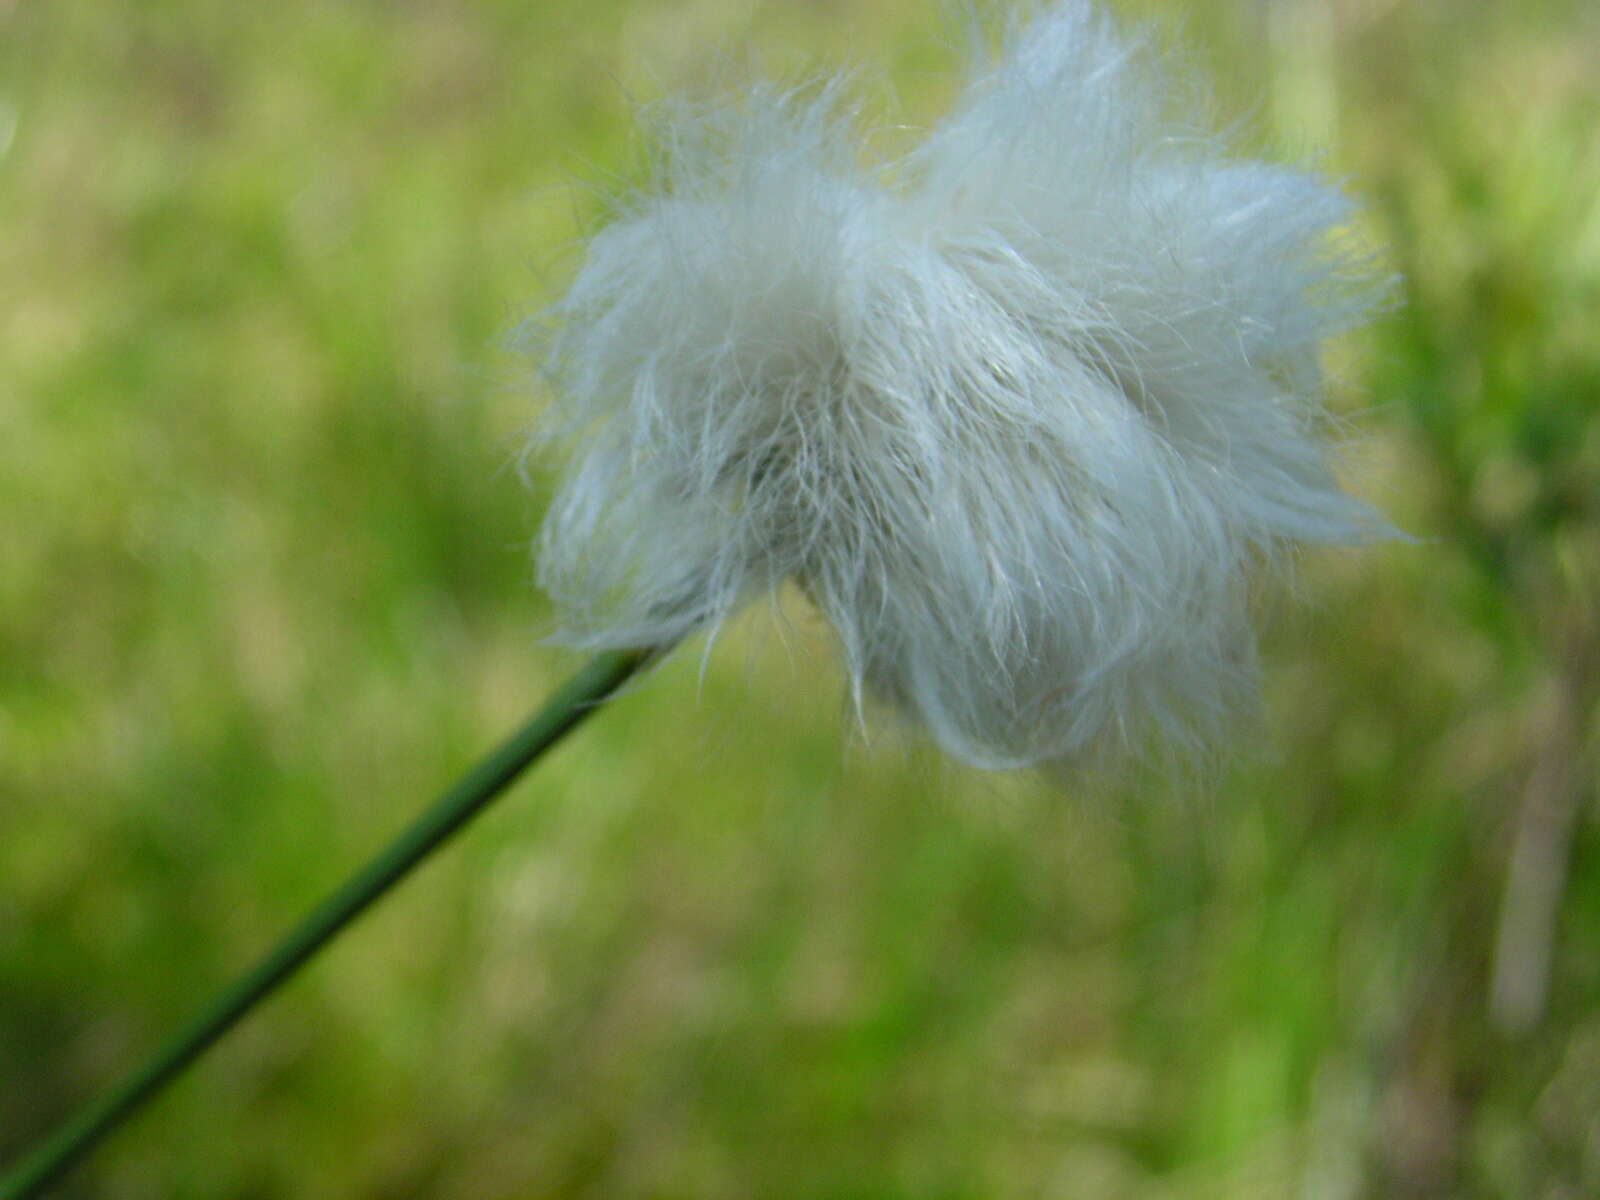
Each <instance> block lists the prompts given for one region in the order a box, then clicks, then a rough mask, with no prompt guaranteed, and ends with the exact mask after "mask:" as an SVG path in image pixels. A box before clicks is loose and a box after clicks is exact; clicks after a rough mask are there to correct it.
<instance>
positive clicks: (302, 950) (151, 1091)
mask: <svg viewBox="0 0 1600 1200" xmlns="http://www.w3.org/2000/svg"><path fill="white" fill-rule="evenodd" d="M654 656H655V654H654V652H653V651H648V650H625V651H612V652H608V653H604V654H600V655H598V656H596V657H595V659H594V660H593V661H592V662H590V663H589V665H588V666H586V667H585V668H584V669H583V670H582V671H580V672H579V673H578V674H577V675H575V676H574V677H573V678H572V679H571V680H570V681H569V682H568V683H567V685H566V686H565V687H563V688H562V689H561V691H559V692H557V693H556V694H555V696H553V697H551V699H550V702H549V703H548V704H546V705H545V706H544V708H543V709H542V710H540V712H539V713H538V714H537V715H536V716H534V717H533V718H532V719H531V720H530V721H529V722H528V723H527V724H526V725H524V726H523V727H522V728H521V729H520V730H518V731H517V732H516V733H515V734H513V735H512V736H511V737H510V738H509V739H508V740H507V741H506V742H505V743H504V744H503V745H502V746H500V748H499V749H497V750H495V751H494V752H493V753H492V754H491V755H489V757H488V758H486V759H484V760H483V761H482V762H481V763H479V764H478V765H477V766H476V767H474V768H473V769H472V771H471V772H469V773H468V774H467V775H466V777H465V778H463V779H462V780H461V781H460V782H459V783H457V784H456V786H455V787H453V788H451V789H450V790H449V791H448V792H446V793H445V794H444V795H443V796H441V797H440V798H439V799H438V800H437V801H436V802H435V803H434V804H433V805H432V806H431V807H430V808H428V809H427V810H426V811H425V812H423V813H422V815H421V816H419V817H418V818H417V819H416V820H415V821H414V822H412V824H411V826H410V827H409V828H407V829H406V830H405V832H403V833H402V834H401V835H400V836H399V837H397V838H396V839H395V840H394V841H393V842H391V843H390V844H389V845H388V846H387V847H386V848H385V849H384V850H383V851H382V852H381V853H379V854H378V855H377V857H375V858H374V859H373V860H372V861H371V862H370V863H368V864H367V865H366V866H365V867H363V868H362V869H361V870H360V871H359V872H357V873H356V874H355V875H353V876H352V877H351V878H350V879H348V880H347V881H346V882H345V883H344V885H343V886H341V887H340V888H339V890H338V891H336V892H334V893H333V894H332V895H331V896H329V897H328V898H327V899H326V900H324V901H323V902H322V903H321V904H319V905H318V906H317V907H316V908H315V909H313V910H312V912H311V913H310V914H309V915H307V917H306V918H305V919H304V920H303V921H301V923H300V924H299V925H298V926H296V927H295V928H294V929H293V930H292V931H290V933H289V934H288V936H287V937H285V938H284V939H283V940H282V941H281V942H279V943H278V945H277V946H276V947H275V948H274V949H273V950H272V951H271V952H270V953H269V954H267V956H266V957H265V958H263V959H262V960H261V961H260V962H259V963H257V964H256V966H255V967H254V968H253V969H252V970H251V971H249V972H248V973H247V974H245V975H243V976H241V977H240V978H239V979H238V980H237V981H236V982H235V983H234V984H233V985H232V986H231V987H229V988H228V989H227V991H225V992H223V993H222V994H221V995H220V996H218V997H217V998H216V1000H215V1001H213V1003H212V1005H211V1007H210V1008H209V1009H207V1010H206V1011H205V1012H204V1013H202V1014H201V1015H200V1016H199V1017H198V1018H196V1019H195V1020H194V1021H193V1022H192V1023H191V1024H190V1025H189V1026H188V1027H187V1028H185V1029H182V1030H180V1031H179V1032H178V1033H177V1034H176V1035H174V1036H173V1038H172V1039H171V1040H170V1041H168V1042H167V1044H166V1045H164V1046H162V1047H161V1048H160V1049H159V1050H158V1051H156V1053H155V1054H154V1055H152V1056H151V1058H150V1059H149V1060H148V1061H147V1062H146V1063H145V1064H144V1066H142V1067H141V1068H139V1070H137V1071H135V1072H134V1073H133V1074H132V1075H130V1076H128V1077H127V1078H126V1079H125V1080H123V1082H122V1083H121V1084H120V1085H119V1086H117V1087H116V1088H114V1089H112V1090H111V1091H110V1092H108V1093H107V1094H106V1095H105V1096H103V1097H102V1098H101V1099H100V1100H98V1101H97V1102H95V1103H94V1104H91V1105H90V1106H89V1107H87V1108H85V1109H84V1110H83V1111H82V1112H80V1113H78V1115H77V1116H75V1117H74V1118H72V1119H71V1120H70V1121H68V1122H67V1123H66V1124H64V1125H63V1126H61V1128H60V1129H58V1130H57V1131H56V1132H55V1134H54V1135H52V1136H51V1137H50V1139H49V1140H48V1141H46V1142H45V1143H43V1144H42V1145H41V1146H40V1147H39V1148H38V1149H37V1150H35V1151H34V1152H33V1154H32V1155H30V1156H29V1157H28V1158H27V1159H26V1160H24V1161H23V1162H22V1163H21V1164H20V1165H19V1166H18V1167H16V1168H15V1169H14V1170H12V1171H11V1172H9V1173H8V1174H6V1175H4V1176H0V1200H32V1198H33V1197H35V1196H38V1195H40V1194H41V1193H42V1192H43V1191H44V1189H45V1188H47V1187H49V1186H50V1184H52V1183H53V1182H55V1181H56V1180H57V1179H59V1178H60V1177H61V1175H62V1174H63V1173H64V1172H65V1171H66V1170H67V1169H68V1168H69V1167H71V1166H72V1164H73V1163H75V1162H77V1161H78V1159H80V1158H82V1157H83V1156H84V1155H85V1154H87V1153H88V1152H89V1151H90V1150H91V1149H92V1148H93V1147H94V1146H95V1145H96V1143H98V1142H99V1141H100V1139H101V1138H103V1137H105V1136H106V1135H107V1134H108V1133H110V1132H111V1131H112V1130H113V1129H115V1128H116V1127H117V1126H118V1125H121V1124H122V1123H123V1122H124V1121H126V1120H127V1119H128V1118H129V1117H130V1116H131V1115H132V1114H133V1113H134V1112H135V1111H137V1110H138V1109H139V1108H140V1107H141V1106H142V1105H143V1104H144V1103H145V1102H146V1101H147V1100H150V1099H151V1098H152V1097H154V1096H155V1095H156V1094H157V1093H158V1092H160V1090H161V1089H162V1088H163V1087H164V1086H166V1084H168V1083H170V1082H171V1081H172V1080H173V1079H174V1078H175V1077H176V1076H177V1075H178V1074H179V1073H181V1072H182V1071H183V1069H184V1068H185V1067H187V1066H188V1065H189V1064H190V1063H192V1062H193V1061H194V1060H195V1059H196V1058H198V1057H199V1056H200V1055H201V1054H202V1053H203V1052H204V1051H205V1050H206V1048H207V1047H208V1046H210V1045H211V1044H212V1043H213V1042H215V1041H216V1040H217V1039H218V1038H220V1037H221V1036H222V1035H223V1034H224V1033H226V1032H227V1031H228V1030H229V1029H231V1028H232V1027H233V1026H234V1025H235V1024H236V1023H237V1022H238V1021H239V1020H240V1018H242V1017H243V1016H244V1015H245V1014H246V1013H248V1012H249V1011H250V1010H251V1009H252V1008H254V1007H255V1006H256V1005H257V1004H259V1003H260V1002H261V1001H262V1000H264V999H265V998H266V997H267V996H269V995H271V994H272V992H273V991H274V990H275V989H276V988H277V987H278V985H279V984H281V983H282V982H283V981H284V980H286V979H287V978H288V977H289V976H290V975H292V974H293V973H294V972H295V970H296V969H298V968H299V967H300V966H301V965H302V964H304V963H305V962H306V960H308V959H309V958H311V957H312V956H313V955H315V954H316V953H317V951H319V950H320V949H322V947H323V946H324V945H326V944H327V943H328V942H329V941H330V940H331V939H332V938H333V937H334V936H335V935H337V934H338V933H339V931H340V930H342V929H343V928H344V927H345V926H346V925H348V924H349V923H350V922H351V921H353V920H354V919H355V918H356V917H358V916H360V915H361V913H362V912H364V911H365V910H366V909H367V907H368V906H369V905H371V904H372V903H373V902H374V901H376V900H377V899H378V898H379V897H380V896H382V895H383V894H384V893H385V892H387V891H388V890H389V889H390V888H391V887H393V886H394V885H395V884H396V883H398V882H399V881H400V880H401V879H403V878H404V877H405V876H406V875H407V874H408V873H409V872H410V871H411V869H412V868H413V867H415V866H416V865H417V864H418V863H420V862H422V860H423V859H425V858H427V857H428V855H429V854H431V853H432V852H433V851H434V850H435V849H436V848H437V847H438V846H439V845H440V844H441V843H443V842H444V841H445V839H446V838H448V837H449V836H450V835H451V834H452V833H454V832H455V831H456V830H458V829H460V828H461V827H462V826H463V825H465V824H466V823H467V822H468V821H469V820H471V819H472V818H473V817H474V816H476V815H477V814H478V813H479V812H481V811H482V810H483V809H484V807H486V806H487V805H488V803H489V802H490V801H491V800H493V799H494V798H495V797H496V796H497V795H499V794H500V792H502V791H503V790H504V789H505V788H506V786H507V785H508V784H510V783H511V781H512V780H514V779H515V778H516V777H517V775H518V774H520V773H521V771H522V769H523V768H524V767H526V766H527V765H528V764H529V763H531V762H533V761H534V760H535V759H537V758H538V757H539V756H540V755H541V754H543V753H544V752H545V751H546V750H548V749H549V748H550V747H551V746H553V745H554V744H555V743H556V742H557V741H559V740H560V739H561V737H562V735H563V734H565V733H567V731H568V730H570V729H572V728H573V727H574V726H576V725H578V724H579V722H581V721H582V720H583V719H584V718H585V717H586V716H588V715H589V714H590V713H591V712H593V711H594V710H595V708H596V707H597V706H599V704H600V703H601V702H602V701H604V700H605V699H606V698H607V697H608V696H610V695H611V694H612V693H613V692H615V691H616V690H617V688H619V687H621V686H622V684H623V683H624V682H626V681H627V680H628V678H629V677H630V676H632V675H633V674H634V673H635V672H637V671H638V670H639V669H640V668H641V667H643V666H644V665H645V664H646V663H648V662H650V661H651V660H652V659H653V658H654Z"/></svg>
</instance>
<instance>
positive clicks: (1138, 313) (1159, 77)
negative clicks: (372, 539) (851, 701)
mask: <svg viewBox="0 0 1600 1200" xmlns="http://www.w3.org/2000/svg"><path fill="white" fill-rule="evenodd" d="M1174 97H1175V93H1174V91H1173V88H1172V85H1170V84H1169V83H1168V82H1167V80H1166V78H1165V76H1164V74H1163V71H1162V70H1161V65H1160V64H1159V63H1158V62H1157V61H1155V59H1154V57H1153V56H1152V55H1151V54H1150V53H1149V52H1148V51H1147V50H1146V49H1145V48H1144V47H1143V46H1142V45H1141V44H1139V43H1138V42H1137V41H1133V40H1130V39H1128V38H1126V37H1124V36H1122V35H1121V34H1120V33H1119V32H1118V31H1117V30H1115V29H1114V28H1113V27H1112V26H1111V24H1110V23H1109V22H1108V21H1107V20H1106V19H1105V18H1103V17H1102V16H1101V15H1100V14H1098V13H1097V12H1096V11H1094V10H1093V9H1092V8H1091V7H1090V6H1089V5H1088V4H1087V3H1082V2H1075V0H1069V2H1067V3H1064V4H1061V5H1060V6H1058V7H1056V8H1054V9H1052V10H1050V11H1048V12H1046V13H1044V14H1042V15H1040V16H1039V17H1038V18H1037V19H1036V20H1035V21H1034V22H1033V23H1032V24H1031V25H1029V26H1028V27H1026V28H1025V29H1018V30H1014V31H1013V33H1012V35H1011V36H1010V38H1009V39H1008V40H1007V43H1006V48H1005V51H1004V53H1003V54H1002V55H1001V56H1000V57H999V58H998V60H997V61H995V62H993V63H990V64H986V65H985V66H983V68H982V69H980V70H979V71H978V72H977V73H976V75H975V77H974V79H973V80H972V82H971V83H970V85H969V87H968V88H967V91H966V93H965V95H964V96H963V97H962V98H961V100H960V101H959V102H958V104H957V105H956V107H955V110H954V112H953V113H952V114H951V115H950V116H949V117H948V118H947V119H946V120H945V121H944V123H943V124H942V125H940V126H939V127H938V128H937V129H935V130H934V132H933V133H932V134H931V136H930V137H929V138H928V139H927V141H926V142H925V144H924V145H923V147H922V148H921V149H920V150H919V151H918V152H916V153H915V154H913V155H912V156H911V157H910V158H909V159H908V160H906V161H905V162H902V163H899V164H896V170H895V176H896V180H897V183H896V184H894V185H892V186H891V185H890V184H888V183H886V182H884V179H883V176H882V174H881V173H875V172H873V171H870V170H864V169H863V168H861V167H860V166H859V165H858V154H857V151H856V148H855V146H854V144H853V142H852V139H851V137H850V130H849V128H848V125H847V122H846V121H845V120H844V119H842V118H841V117H839V116H838V114H839V112H840V111H841V105H840V103H839V96H838V89H837V88H828V89H824V90H823V92H822V93H821V94H820V95H818V96H812V97H811V98H809V99H806V98H801V97H798V96H796V95H795V94H785V93H782V92H779V91H777V90H774V89H771V88H760V89H757V90H756V91H755V92H754V93H753V94H752V95H750V96H749V97H748V98H747V99H746V100H745V101H743V102H742V103H740V104H739V105H737V106H736V107H732V108H727V109H722V110H719V111H716V112H713V113H709V114H708V113H698V114H688V115H680V116H679V117H678V118H677V119H676V120H675V121H673V122H671V123H669V124H668V126H667V127H666V129H665V131H664V133H663V135H662V145H663V150H662V157H661V159H660V162H659V168H658V176H657V179H656V181H655V185H654V186H653V187H652V188H651V189H650V190H648V191H647V192H646V193H644V194H643V195H641V196H638V197H635V198H634V199H633V200H632V201H631V204H630V206H629V207H628V208H627V210H626V211H625V212H624V213H623V214H622V215H621V216H620V217H619V218H618V219H617V220H616V221H614V223H612V224H611V225H609V226H608V227H607V228H605V229H604V230H602V231H601V232H600V233H599V234H598V235H597V236H596V237H595V238H594V239H593V240H592V242H591V243H590V245H589V247H588V253H587V258H586V260H585V262H584V264H583V266H582V268H581V269H580V271H579V273H578V276H577V279H576V281H575V282H574V283H573V285H572V287H571V290H570V291H569V292H568V294H567V295H566V297H565V298H564V299H563V300H561V301H560V302H559V303H558V304H557V305H556V306H555V307H554V308H553V309H552V310H551V311H550V312H549V313H548V314H547V315H546V318H545V319H544V320H543V321H541V322H540V323H539V324H538V327H537V329H538V331H541V332H542V335H543V338H542V345H541V351H542V354H543V357H544V359H545V361H546V363H547V365H548V369H549V372H550V374H551V377H552V379H553V382H554V385H555V392H556V395H557V400H556V401H555V405H554V407H553V409H552V411H551V413H550V414H549V426H548V429H547V431H546V433H545V434H544V435H543V436H544V437H545V438H547V439H556V440H564V441H569V442H570V443H571V448H572V451H573V453H572V456H571V459H570V467H569V470H568V474H567V476H566V478H565V481H564V484H563V486H562V487H561V489H560V491H559V494H558V495H557V496H556V498H555V501H554V503H553V505H552V507H551V509H550V512H549V514H548V517H547V519H546V523H545V526H544V530H543V535H542V540H541V552H540V563H541V581H542V583H543V584H544V586H545V587H546V588H547V589H548V590H549V592H550V593H551V595H552V596H553V598H554V599H555V601H556V603H557V605H558V608H559V610H560V612H561V613H562V614H563V618H564V640H566V641H569V642H571V643H574V644H579V645H585V646H593V647H602V646H635V645H651V644H658V643H667V642H671V641H673V640H675V639H678V638H681V637H683V636H685V635H687V634H690V633H692V632H694V631H696V630H698V629H701V628H705V627H708V626H714V625H715V624H716V623H717V622H719V621H721V620H723V619H724V618H726V617H728V616H729V615H730V614H732V613H734V612H735V611H736V610H737V609H739V608H740V607H741V606H742V605H744V604H745V603H746V602H748V601H749V600H750V599H751V598H752V597H754V596H756V595H758V594H761V593H764V592H770V591H771V590H773V589H776V588H777V587H779V586H780V585H781V584H782V583H783V582H784V581H786V580H795V581H797V582H798V583H799V584H800V585H801V587H802V588H803V589H804V590H805V591H806V593H807V594H808V595H809V596H810V597H811V599H812V601H813V602H814V603H815V604H816V605H817V607H818V608H819V609H820V610H821V611H822V612H823V613H824V614H825V615H826V616H827V618H828V619H829V620H830V622H831V623H832V625H833V627H834V629H835V630H836V631H837V633H838V637H839V640H840V643H841V645H842V649H843V653H844V657H845V660H846V663H847V665H848V668H849V671H850V673H851V677H852V679H853V680H854V681H855V683H856V686H857V693H858V696H859V695H860V694H862V693H870V694H874V695H877V696H880V697H883V698H885V699H887V700H889V701H890V702H892V703H894V704H895V705H897V706H899V707H900V708H902V709H903V710H905V711H906V712H908V713H909V714H911V715H913V716H914V717H915V718H917V719H919V720H920V721H921V722H922V723H923V724H924V725H925V726H926V727H927V728H928V729H929V730H930V731H931V733H932V735H933V736H934V738H935V739H936V740H937V741H938V742H939V743H940V744H941V745H942V746H943V747H944V748H945V749H946V750H948V751H949V752H950V753H952V754H953V755H955V756H956V757H958V758H960V759H962V760H964V761H967V762H970V763H974V764H977V765H980V766H985V767H1016V766H1023V765H1028V764H1033V763H1037V762H1040V761H1043V760H1067V761H1072V760H1076V759H1079V758H1082V757H1084V756H1086V755H1088V754H1091V753H1098V752H1101V751H1104V750H1105V749H1106V748H1107V747H1108V746H1109V747H1115V748H1125V749H1133V750H1138V749H1140V748H1142V747H1144V746H1146V745H1149V744H1151V740H1152V739H1155V738H1159V739H1160V740H1161V741H1162V742H1164V743H1166V744H1171V743H1173V742H1177V743H1179V744H1186V745H1192V746H1197V747H1200V746H1205V745H1207V744H1211V743H1215V742H1216V741H1217V740H1219V739H1220V738H1221V737H1222V736H1223V735H1224V734H1225V733H1226V731H1227V729H1228V727H1229V721H1230V718H1231V717H1232V716H1233V715H1234V714H1236V713H1237V712H1238V711H1239V709H1240V707H1241V706H1242V705H1244V704H1246V703H1248V700H1249V698H1250V697H1251V696H1252V695H1253V694H1254V690H1255V689H1254V683H1255V654H1254V638H1253V635H1252V632H1251V628H1250V622H1249V614H1248V605H1247V596H1246V592H1247V589H1248V585H1249V581H1250V579H1251V577H1252V576H1253V575H1254V574H1255V572H1256V571H1258V570H1259V569H1260V568H1261V567H1263V566H1268V565H1271V564H1272V563H1273V562H1274V561H1278V560H1281V559H1282V558H1283V556H1284V555H1285V553H1286V551H1288V550H1289V549H1290V548H1291V547H1292V546H1294V545H1295V544H1297V543H1304V542H1320V543H1347V542H1355V541H1360V540H1364V539H1366V538H1369V537H1371V536H1373V535H1374V534H1380V533H1382V532H1383V531H1384V530H1386V528H1387V527H1386V526H1385V524H1384V523H1383V521H1382V520H1381V518H1379V517H1378V516H1377V515H1376V514H1375V513H1373V512H1372V511H1371V510H1370V509H1369V508H1368V507H1367V506H1365V505H1364V504H1362V503H1360V502H1359V501H1357V500H1354V499H1352V498H1351V497H1349V496H1347V495H1345V494H1344V493H1343V492H1342V491H1341V490H1340V488H1339V486H1338V484H1337V483H1336V481H1335V479H1334V477H1333V474H1332V472H1331V471H1330V469H1329V466H1328V462H1327V452H1326V448H1325V445H1324V441H1323V438H1322V435H1321V431H1320V429H1319V423H1320V420H1321V381H1320V373H1319V370H1318V353H1319V347H1320V344H1321V342H1322V341H1323V339H1324V338H1325V337H1327V336H1328V335H1329V334H1331V333H1334V332H1336V331H1337V330H1339V329H1342V328H1344V327H1346V326H1348V325H1350V324H1351V323H1352V322H1354V321H1355V320H1357V319H1358V318H1360V317H1361V316H1363V315H1364V314H1365V313H1366V312H1367V311H1368V310H1369V308H1370V307H1371V305H1372V304H1373V303H1374V301H1375V299H1376V298H1377V294H1378V292H1379V290H1380V289H1379V288H1378V287H1376V286H1375V285H1372V284H1370V283H1369V282H1368V281H1367V278H1366V276H1365V273H1364V271H1363V270H1362V263H1361V262H1360V260H1359V259H1358V258H1356V257H1355V256H1353V255H1352V254H1350V253H1349V252H1348V251H1347V250H1346V249H1344V246H1345V243H1344V242H1343V241H1342V240H1341V239H1340V237H1339V231H1340V229H1341V227H1342V226H1343V224H1344V223H1345V222H1346V220H1347V217H1348V205H1347V202H1346V201H1345V199H1344V198H1343V197H1342V196H1341V194H1340V193H1339V192H1338V191H1337V190H1335V189H1334V188H1332V187H1330V186H1329V185H1327V184H1325V183H1323V182H1321V181H1320V180H1318V179H1316V178H1314V177H1312V176H1310V175H1307V174H1303V173H1300V172H1297V171H1293V170H1287V169H1282V168H1278V167H1273V166H1268V165H1265V164H1262V163H1256V162H1247V161H1238V160H1236V159H1235V158H1233V157H1230V155H1229V153H1228V152H1227V150H1226V148H1225V146H1224V145H1223V144H1222V142H1221V140H1220V139H1218V138H1217V137H1215V136H1213V135H1205V134H1201V133H1199V132H1197V131H1195V130H1194V129H1192V128H1189V127H1187V126H1184V125H1180V124H1177V123H1175V122H1174V121H1173V119H1172V105H1173V101H1174Z"/></svg>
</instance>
